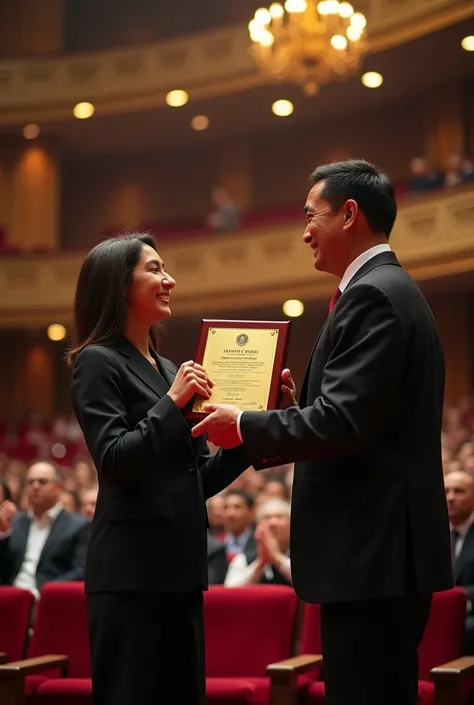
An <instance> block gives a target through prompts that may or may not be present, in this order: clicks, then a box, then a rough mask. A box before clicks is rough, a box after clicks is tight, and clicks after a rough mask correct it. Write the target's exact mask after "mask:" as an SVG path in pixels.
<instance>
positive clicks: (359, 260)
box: [237, 242, 392, 441]
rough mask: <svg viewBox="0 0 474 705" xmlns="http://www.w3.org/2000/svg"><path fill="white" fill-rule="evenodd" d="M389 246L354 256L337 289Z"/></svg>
mask: <svg viewBox="0 0 474 705" xmlns="http://www.w3.org/2000/svg"><path fill="white" fill-rule="evenodd" d="M391 249H392V248H391V247H390V245H389V244H388V243H386V242H384V243H382V244H380V245H374V247H371V248H370V249H369V250H366V251H365V252H362V254H361V255H359V256H358V257H356V258H355V260H354V261H353V262H351V263H350V265H349V266H348V268H347V269H346V271H345V272H344V274H343V275H342V279H341V281H340V282H339V290H340V292H341V294H342V293H343V292H344V290H345V289H346V288H347V286H348V284H349V282H350V281H351V279H352V278H353V276H354V275H355V274H356V273H357V272H358V271H359V269H361V268H362V267H363V266H364V264H366V262H369V260H371V259H372V257H376V256H377V255H380V254H381V253H382V252H390V251H391ZM244 413H245V411H241V412H240V414H239V415H238V417H237V433H238V435H239V438H240V440H241V441H242V434H241V433H240V419H241V418H242V414H244Z"/></svg>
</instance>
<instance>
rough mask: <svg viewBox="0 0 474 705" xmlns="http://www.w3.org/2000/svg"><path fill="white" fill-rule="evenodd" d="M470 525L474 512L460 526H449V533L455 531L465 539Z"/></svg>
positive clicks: (473, 519)
mask: <svg viewBox="0 0 474 705" xmlns="http://www.w3.org/2000/svg"><path fill="white" fill-rule="evenodd" d="M472 524H474V512H473V513H472V514H471V516H470V517H469V518H468V519H466V521H464V522H463V523H462V524H459V526H452V525H451V526H450V529H451V531H452V530H453V529H455V530H456V531H457V532H458V534H459V535H460V536H462V537H463V538H465V537H466V534H467V532H468V531H469V529H470V528H471V526H472Z"/></svg>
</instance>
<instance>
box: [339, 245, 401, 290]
mask: <svg viewBox="0 0 474 705" xmlns="http://www.w3.org/2000/svg"><path fill="white" fill-rule="evenodd" d="M391 249H392V248H391V247H390V245H389V244H388V243H385V242H384V243H382V244H380V245H374V247H371V248H370V249H369V250H366V251H365V252H362V254H361V255H359V256H358V257H356V258H355V260H354V261H353V262H351V263H350V265H349V266H348V268H347V269H346V271H345V272H344V274H343V275H342V279H341V281H340V282H339V289H340V291H341V294H342V292H343V291H344V289H345V288H346V287H347V286H348V284H349V282H350V281H351V279H352V277H353V276H354V274H356V273H357V272H358V271H359V269H360V268H361V267H363V265H364V264H365V263H366V262H368V261H369V260H371V259H372V257H376V255H379V254H380V253H381V252H390V251H391Z"/></svg>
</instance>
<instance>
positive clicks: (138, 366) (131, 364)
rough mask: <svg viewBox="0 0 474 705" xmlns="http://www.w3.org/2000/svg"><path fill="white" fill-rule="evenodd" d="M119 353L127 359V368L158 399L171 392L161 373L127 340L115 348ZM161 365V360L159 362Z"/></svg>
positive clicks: (124, 339) (121, 340) (122, 340)
mask: <svg viewBox="0 0 474 705" xmlns="http://www.w3.org/2000/svg"><path fill="white" fill-rule="evenodd" d="M115 347H116V348H117V350H118V351H119V353H121V354H122V355H123V356H124V357H126V358H127V363H126V364H127V367H128V369H129V370H130V371H131V372H133V374H134V375H135V376H136V377H138V378H139V379H140V380H141V381H142V382H143V383H144V384H146V386H147V387H148V388H149V389H151V391H152V392H154V393H155V394H156V396H157V397H160V398H161V397H163V396H164V395H165V394H166V393H167V391H168V390H169V387H170V386H169V384H168V382H167V380H166V379H165V377H164V375H163V374H162V372H161V368H164V365H161V367H160V372H157V370H155V368H154V367H153V365H151V364H150V363H149V362H148V360H147V359H146V358H145V357H144V355H142V354H141V353H140V352H138V350H137V349H136V347H135V346H134V345H132V343H131V342H130V341H129V340H127V339H126V338H123V337H122V338H121V339H120V341H119V343H118V344H117V345H116V346H115ZM157 362H158V363H159V358H158V360H157Z"/></svg>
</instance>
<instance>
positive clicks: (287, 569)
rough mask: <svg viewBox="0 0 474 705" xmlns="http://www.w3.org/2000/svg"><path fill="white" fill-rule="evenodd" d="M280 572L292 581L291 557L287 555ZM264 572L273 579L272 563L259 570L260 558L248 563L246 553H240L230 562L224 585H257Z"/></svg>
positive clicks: (268, 578)
mask: <svg viewBox="0 0 474 705" xmlns="http://www.w3.org/2000/svg"><path fill="white" fill-rule="evenodd" d="M279 569H280V572H281V573H282V574H283V576H284V577H286V578H287V579H288V580H289V581H290V582H291V562H290V557H289V556H285V558H284V560H283V561H282V562H281V564H280V566H279ZM262 573H263V574H264V575H265V577H266V578H267V580H269V581H271V580H272V578H273V576H274V572H273V568H272V566H271V565H264V566H263V567H262V569H261V570H259V561H258V558H257V559H256V560H254V561H253V562H252V563H250V564H248V563H247V556H246V555H245V553H239V554H237V555H236V556H234V558H233V559H232V560H231V562H230V563H229V568H228V570H227V575H226V576H225V580H224V587H243V586H244V585H256V584H257V583H258V582H259V580H260V577H261V575H262Z"/></svg>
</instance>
